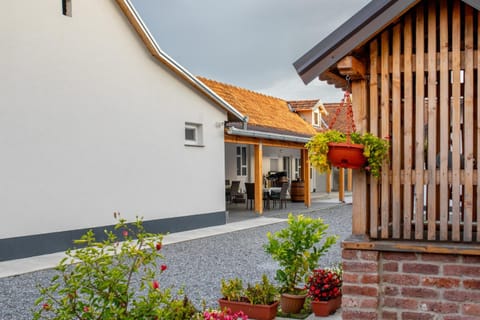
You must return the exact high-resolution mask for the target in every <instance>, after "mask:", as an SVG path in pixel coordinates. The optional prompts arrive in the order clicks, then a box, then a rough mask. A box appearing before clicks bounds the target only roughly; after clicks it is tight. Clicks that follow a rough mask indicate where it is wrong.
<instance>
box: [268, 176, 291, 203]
mask: <svg viewBox="0 0 480 320" xmlns="http://www.w3.org/2000/svg"><path fill="white" fill-rule="evenodd" d="M288 186H289V183H288V182H284V183H282V189H281V190H280V192H272V193H271V194H270V199H272V200H273V207H274V208H275V203H276V202H277V201H280V209H282V208H283V205H284V204H285V208H287V193H288Z"/></svg>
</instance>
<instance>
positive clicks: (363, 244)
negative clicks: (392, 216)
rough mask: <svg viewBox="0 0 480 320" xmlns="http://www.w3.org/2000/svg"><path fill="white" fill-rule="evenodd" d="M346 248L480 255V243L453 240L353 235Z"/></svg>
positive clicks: (346, 243) (344, 243) (345, 245)
mask: <svg viewBox="0 0 480 320" xmlns="http://www.w3.org/2000/svg"><path fill="white" fill-rule="evenodd" d="M342 247H343V248H344V249H353V250H375V251H386V252H389V251H391V252H420V253H438V254H451V255H473V256H480V245H479V244H478V243H475V244H462V243H452V242H424V241H364V240H361V239H360V240H358V239H356V238H354V237H351V238H349V239H347V240H345V241H343V242H342Z"/></svg>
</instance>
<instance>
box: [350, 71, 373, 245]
mask: <svg viewBox="0 0 480 320" xmlns="http://www.w3.org/2000/svg"><path fill="white" fill-rule="evenodd" d="M367 88H368V87H367V81H366V80H358V81H354V82H352V96H353V100H352V107H353V115H354V117H355V124H356V127H357V131H359V132H365V131H366V130H367ZM352 178H353V179H352V180H353V192H352V201H353V206H352V236H353V237H357V238H362V239H366V238H368V237H367V230H368V229H367V227H368V223H367V221H368V212H369V211H368V209H367V175H366V173H365V171H364V170H355V171H354V172H353V177H352Z"/></svg>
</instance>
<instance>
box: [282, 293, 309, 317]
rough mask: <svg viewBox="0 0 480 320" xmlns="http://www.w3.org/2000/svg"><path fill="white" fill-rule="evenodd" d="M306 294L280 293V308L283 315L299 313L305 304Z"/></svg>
mask: <svg viewBox="0 0 480 320" xmlns="http://www.w3.org/2000/svg"><path fill="white" fill-rule="evenodd" d="M306 297H307V295H306V294H301V295H297V294H289V293H282V295H281V296H280V308H281V309H282V312H283V313H293V314H295V313H300V311H302V308H303V305H304V303H305V298H306Z"/></svg>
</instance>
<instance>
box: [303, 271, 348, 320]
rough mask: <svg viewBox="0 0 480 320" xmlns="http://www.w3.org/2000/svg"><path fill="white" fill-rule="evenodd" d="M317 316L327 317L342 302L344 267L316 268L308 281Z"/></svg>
mask: <svg viewBox="0 0 480 320" xmlns="http://www.w3.org/2000/svg"><path fill="white" fill-rule="evenodd" d="M307 289H308V297H309V298H310V299H311V301H312V302H311V306H312V311H313V312H314V313H315V316H321V317H326V316H328V315H330V314H332V313H334V312H335V311H336V310H337V309H338V308H340V306H341V304H342V269H341V266H339V267H337V268H332V269H315V270H314V271H313V273H312V275H311V276H310V277H309V278H308V282H307Z"/></svg>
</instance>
